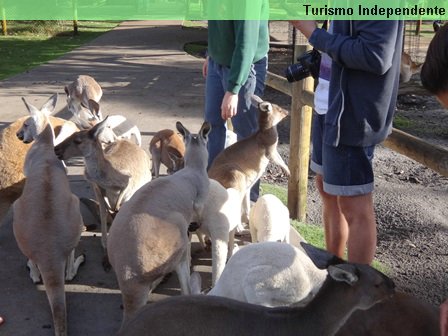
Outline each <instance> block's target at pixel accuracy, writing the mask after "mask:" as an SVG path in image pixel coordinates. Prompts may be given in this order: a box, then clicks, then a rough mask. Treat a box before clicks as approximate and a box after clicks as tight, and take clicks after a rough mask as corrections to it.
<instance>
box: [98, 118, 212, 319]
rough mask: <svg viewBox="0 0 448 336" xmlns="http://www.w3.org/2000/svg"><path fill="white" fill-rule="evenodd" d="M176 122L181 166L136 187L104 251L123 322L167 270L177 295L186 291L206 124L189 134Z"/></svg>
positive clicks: (204, 184) (205, 184)
mask: <svg viewBox="0 0 448 336" xmlns="http://www.w3.org/2000/svg"><path fill="white" fill-rule="evenodd" d="M176 127H177V130H178V131H179V132H180V133H181V134H182V135H183V137H184V139H185V144H186V151H185V167H184V168H183V169H181V170H179V171H178V172H176V173H175V174H173V175H170V176H164V177H160V178H158V179H154V180H153V181H151V182H150V183H148V184H146V185H144V186H143V187H142V188H140V190H138V191H137V192H136V193H135V194H134V196H133V197H132V198H131V199H130V200H129V201H128V202H127V203H126V204H123V206H122V208H121V209H120V211H119V212H118V214H117V216H116V217H115V219H114V221H113V223H112V226H111V229H110V234H109V239H108V242H107V252H108V255H109V261H110V263H111V265H112V267H113V269H114V270H115V274H116V276H117V280H118V285H119V287H120V290H121V294H122V298H123V308H124V310H123V323H125V322H126V321H127V320H128V319H129V318H130V317H131V316H132V315H134V314H135V312H136V311H137V310H138V309H139V308H141V307H142V306H144V305H145V304H146V301H147V300H148V295H149V293H150V292H151V291H152V290H153V289H154V288H155V287H156V286H157V285H158V284H159V283H160V281H161V279H162V278H163V276H164V275H166V274H167V273H169V272H172V271H173V270H174V271H176V273H177V275H178V277H179V282H180V285H181V292H182V294H190V288H191V287H190V286H191V285H190V258H191V256H190V245H189V238H188V234H187V230H188V225H189V223H190V220H191V218H192V217H193V215H196V216H197V215H198V214H201V213H202V212H203V209H204V204H205V202H206V199H207V194H208V190H209V179H208V176H207V171H206V167H207V160H208V152H207V135H208V133H209V132H210V125H209V124H208V123H206V122H205V123H204V124H203V125H202V127H201V129H200V130H199V132H198V134H191V133H190V132H189V131H188V130H187V129H186V128H185V127H184V126H183V125H182V124H181V123H180V122H177V123H176Z"/></svg>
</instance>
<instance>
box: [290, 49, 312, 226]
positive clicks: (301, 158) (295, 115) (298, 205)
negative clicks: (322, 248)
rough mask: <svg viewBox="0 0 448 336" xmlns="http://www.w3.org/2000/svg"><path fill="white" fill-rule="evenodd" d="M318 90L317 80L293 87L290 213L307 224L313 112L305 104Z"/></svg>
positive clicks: (292, 216)
mask: <svg viewBox="0 0 448 336" xmlns="http://www.w3.org/2000/svg"><path fill="white" fill-rule="evenodd" d="M310 49H311V46H310V45H300V46H296V48H295V51H294V52H295V57H297V56H298V55H301V54H303V53H304V52H306V51H308V50H310ZM313 90H314V79H313V78H312V77H307V78H305V79H304V80H302V81H300V82H295V83H293V84H292V99H291V127H290V140H289V144H290V147H289V151H290V152H289V169H290V171H291V176H290V177H289V181H288V209H289V214H290V217H291V218H293V219H297V220H299V221H300V222H304V221H305V218H306V201H307V191H308V165H309V155H310V136H311V118H312V111H313V110H312V108H311V107H310V106H306V105H305V104H304V99H303V92H304V91H311V92H312V91H313Z"/></svg>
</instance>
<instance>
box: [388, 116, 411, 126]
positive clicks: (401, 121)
mask: <svg viewBox="0 0 448 336" xmlns="http://www.w3.org/2000/svg"><path fill="white" fill-rule="evenodd" d="M413 125H414V122H413V121H412V120H410V119H409V118H406V117H402V116H399V115H395V117H394V122H393V126H394V127H395V128H398V129H406V128H410V127H412V126H413Z"/></svg>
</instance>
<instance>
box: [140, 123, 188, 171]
mask: <svg viewBox="0 0 448 336" xmlns="http://www.w3.org/2000/svg"><path fill="white" fill-rule="evenodd" d="M149 152H150V153H151V156H152V174H153V175H154V176H155V177H159V171H160V163H163V164H164V165H165V166H166V167H167V168H168V170H167V172H168V174H172V173H175V172H176V171H178V170H179V169H182V168H183V167H184V155H185V145H184V142H183V140H182V138H181V137H180V136H179V135H178V134H177V133H175V132H174V131H173V130H170V129H163V130H160V131H158V132H157V133H156V134H154V136H153V138H152V139H151V142H150V143H149Z"/></svg>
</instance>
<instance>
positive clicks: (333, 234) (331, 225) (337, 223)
mask: <svg viewBox="0 0 448 336" xmlns="http://www.w3.org/2000/svg"><path fill="white" fill-rule="evenodd" d="M316 186H317V189H318V190H319V193H320V196H321V198H322V217H323V222H324V228H325V244H326V246H327V251H329V252H331V253H333V254H335V255H337V256H338V257H340V258H342V257H343V256H344V252H345V247H346V244H347V240H348V224H347V221H346V219H345V217H344V215H343V214H342V212H341V210H340V208H339V205H338V196H333V195H330V194H327V193H326V192H325V191H324V189H323V180H322V175H317V176H316Z"/></svg>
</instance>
